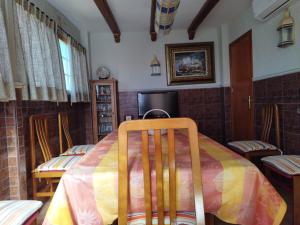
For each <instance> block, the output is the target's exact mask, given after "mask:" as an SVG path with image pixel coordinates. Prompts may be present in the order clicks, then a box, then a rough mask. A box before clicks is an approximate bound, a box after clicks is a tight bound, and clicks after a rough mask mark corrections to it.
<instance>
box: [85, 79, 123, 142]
mask: <svg viewBox="0 0 300 225" xmlns="http://www.w3.org/2000/svg"><path fill="white" fill-rule="evenodd" d="M90 83H91V87H92V88H91V89H92V90H91V91H92V93H91V95H92V111H93V137H94V143H97V142H98V141H100V140H101V139H102V138H104V137H105V136H106V135H107V134H109V133H110V132H111V131H113V130H116V129H117V128H118V123H117V115H118V113H117V81H116V80H114V79H108V80H92V81H90ZM107 109H108V110H107Z"/></svg>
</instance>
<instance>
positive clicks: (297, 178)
mask: <svg viewBox="0 0 300 225" xmlns="http://www.w3.org/2000/svg"><path fill="white" fill-rule="evenodd" d="M263 164H264V172H265V175H266V176H267V177H268V178H269V179H271V178H272V175H273V176H276V178H277V177H278V176H279V179H280V178H283V179H285V180H287V181H289V184H288V185H291V188H292V191H291V193H292V207H293V209H292V210H293V217H292V218H293V225H300V215H299V213H300V175H288V174H286V173H283V172H282V171H280V170H279V169H277V168H275V167H274V166H271V165H270V164H267V163H265V162H264V163H263ZM271 180H273V179H271ZM276 180H277V179H276ZM277 185H280V186H283V187H288V188H289V186H288V185H287V184H286V182H278V181H276V185H275V186H277Z"/></svg>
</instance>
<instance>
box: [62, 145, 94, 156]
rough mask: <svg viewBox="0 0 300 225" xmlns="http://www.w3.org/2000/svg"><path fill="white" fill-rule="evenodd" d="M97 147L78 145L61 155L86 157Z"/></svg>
mask: <svg viewBox="0 0 300 225" xmlns="http://www.w3.org/2000/svg"><path fill="white" fill-rule="evenodd" d="M94 147H95V145H76V146H73V147H72V148H69V149H68V150H67V151H65V152H64V153H62V154H61V155H84V154H85V153H87V152H89V151H91V150H92V149H93V148H94Z"/></svg>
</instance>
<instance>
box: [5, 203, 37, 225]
mask: <svg viewBox="0 0 300 225" xmlns="http://www.w3.org/2000/svg"><path fill="white" fill-rule="evenodd" d="M42 205H43V204H42V202H40V201H30V200H9V201H0V224H10V225H19V224H22V225H31V224H35V222H36V218H37V216H38V213H39V210H40V208H41V207H42Z"/></svg>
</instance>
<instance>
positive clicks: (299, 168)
mask: <svg viewBox="0 0 300 225" xmlns="http://www.w3.org/2000/svg"><path fill="white" fill-rule="evenodd" d="M261 160H262V161H263V162H265V163H266V164H269V165H271V166H272V167H275V168H276V169H278V170H279V171H281V172H283V173H285V174H287V175H290V176H293V175H300V155H278V156H268V157H264V158H262V159H261Z"/></svg>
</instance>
